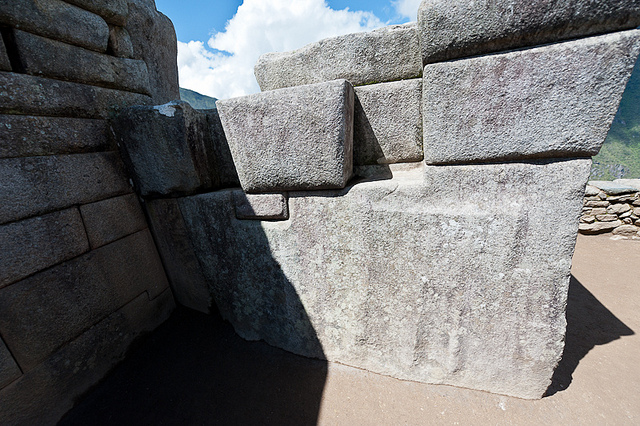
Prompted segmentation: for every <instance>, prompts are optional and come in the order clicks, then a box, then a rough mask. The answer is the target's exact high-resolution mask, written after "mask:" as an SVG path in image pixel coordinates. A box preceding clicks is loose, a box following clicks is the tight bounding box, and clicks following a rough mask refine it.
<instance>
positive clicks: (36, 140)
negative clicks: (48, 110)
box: [0, 115, 110, 158]
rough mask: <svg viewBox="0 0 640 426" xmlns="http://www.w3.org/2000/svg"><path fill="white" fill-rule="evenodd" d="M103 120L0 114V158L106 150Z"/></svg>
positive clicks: (108, 143)
mask: <svg viewBox="0 0 640 426" xmlns="http://www.w3.org/2000/svg"><path fill="white" fill-rule="evenodd" d="M109 145H110V135H109V127H108V125H107V122H106V121H105V120H94V119H84V118H59V117H35V116H29V115H0V158H8V157H29V156H38V155H55V154H75V153H83V152H92V151H106V150H107V149H109Z"/></svg>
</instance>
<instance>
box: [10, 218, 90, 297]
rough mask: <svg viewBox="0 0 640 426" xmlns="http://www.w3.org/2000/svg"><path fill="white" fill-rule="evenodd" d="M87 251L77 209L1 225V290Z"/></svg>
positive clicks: (85, 237)
mask: <svg viewBox="0 0 640 426" xmlns="http://www.w3.org/2000/svg"><path fill="white" fill-rule="evenodd" d="M88 250H89V243H88V242H87V235H86V233H85V231H84V226H83V223H82V218H81V217H80V213H79V212H78V209H77V208H75V207H74V208H71V209H67V210H62V211H59V212H55V213H49V214H47V215H44V216H39V217H35V218H31V219H25V220H21V221H19V222H13V223H9V224H6V225H0V288H2V287H5V286H7V285H9V284H11V283H13V282H15V281H18V280H20V279H22V278H24V277H26V276H29V275H31V274H33V273H35V272H38V271H40V270H42V269H44V268H47V267H49V266H52V265H55V264H57V263H60V262H63V261H65V260H68V259H71V258H73V257H76V256H79V255H81V254H82V253H84V252H86V251H88Z"/></svg>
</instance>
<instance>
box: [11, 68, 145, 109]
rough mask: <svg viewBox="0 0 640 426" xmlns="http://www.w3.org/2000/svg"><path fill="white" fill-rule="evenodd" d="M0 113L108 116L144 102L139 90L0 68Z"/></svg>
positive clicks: (143, 96)
mask: <svg viewBox="0 0 640 426" xmlns="http://www.w3.org/2000/svg"><path fill="white" fill-rule="evenodd" d="M0 87H2V90H1V91H0V113H5V114H33V115H43V116H54V117H56V116H62V117H74V118H108V117H109V116H110V115H112V114H114V112H115V111H117V110H118V109H120V108H125V107H128V106H131V105H147V104H149V103H151V98H150V97H149V96H146V95H142V94H139V93H132V92H125V91H121V90H114V89H107V88H103V87H95V86H89V85H86V84H79V83H71V82H67V81H60V80H53V79H49V78H42V77H35V76H31V75H25V74H16V73H7V72H0Z"/></svg>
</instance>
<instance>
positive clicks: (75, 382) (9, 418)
mask: <svg viewBox="0 0 640 426" xmlns="http://www.w3.org/2000/svg"><path fill="white" fill-rule="evenodd" d="M174 308H175V304H174V301H173V297H172V295H171V291H170V290H166V291H164V292H163V293H162V294H160V295H159V296H158V297H157V298H156V299H154V300H151V301H150V300H149V299H148V297H147V295H146V294H144V293H143V294H141V295H139V296H138V297H136V298H135V299H134V300H133V301H131V302H130V303H128V304H127V305H125V306H124V307H122V308H121V309H119V310H117V311H116V312H114V313H112V314H110V315H109V316H108V317H107V318H105V319H104V320H102V321H100V322H99V323H98V324H96V325H95V326H93V327H91V328H89V329H88V330H86V331H85V332H84V333H82V334H81V335H80V336H79V337H78V338H76V339H74V340H73V341H71V342H69V343H68V344H66V345H64V346H63V347H62V348H60V350H58V351H57V352H56V353H54V354H53V355H52V356H50V357H49V358H47V359H46V360H45V361H44V362H43V363H41V364H39V365H38V366H37V367H36V368H34V369H33V370H31V371H29V372H27V373H26V374H25V375H24V376H22V377H21V378H20V379H18V380H17V381H15V382H14V383H12V384H10V385H9V386H7V387H5V388H4V389H0V400H1V401H2V404H0V423H1V424H12V425H13V424H25V425H27V424H29V425H35V424H38V425H45V424H47V425H53V424H56V422H58V420H60V418H61V417H62V416H63V415H64V414H65V413H66V412H67V411H69V410H70V409H71V408H72V407H73V405H74V404H75V402H76V401H77V400H78V398H80V397H81V396H82V395H83V394H84V393H86V392H87V391H88V390H89V389H90V388H91V387H92V386H94V385H96V384H97V383H98V382H99V381H100V380H102V379H103V378H104V377H105V376H106V374H107V373H108V372H109V371H110V370H111V369H112V368H113V367H115V366H116V365H117V364H118V363H119V362H120V361H122V360H123V359H124V357H125V355H126V353H127V350H128V349H129V347H130V346H131V344H132V343H133V342H134V341H135V339H136V338H137V337H139V336H140V335H141V334H144V333H146V332H149V331H152V330H154V329H155V328H156V327H158V326H159V325H160V324H162V323H163V322H164V321H165V320H166V319H167V318H168V317H169V315H170V314H171V312H172V311H173V310H174Z"/></svg>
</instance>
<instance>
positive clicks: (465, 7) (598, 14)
mask: <svg viewBox="0 0 640 426" xmlns="http://www.w3.org/2000/svg"><path fill="white" fill-rule="evenodd" d="M638 25H640V8H639V7H638V2H637V0H607V1H582V0H545V1H541V0H535V1H524V0H517V1H514V0H511V1H495V0H479V1H468V0H428V1H423V2H422V3H421V4H420V8H419V10H418V30H419V32H420V46H421V48H422V58H423V61H424V63H425V64H428V63H433V62H440V61H446V60H451V59H457V58H463V57H471V56H476V55H480V54H485V53H491V52H497V51H501V50H511V49H515V48H519V47H526V46H533V45H541V44H547V43H552V42H555V41H560V40H568V39H575V38H580V37H585V36H590V35H595V34H604V33H609V32H613V31H619V30H625V29H632V28H635V27H637V26H638Z"/></svg>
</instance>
